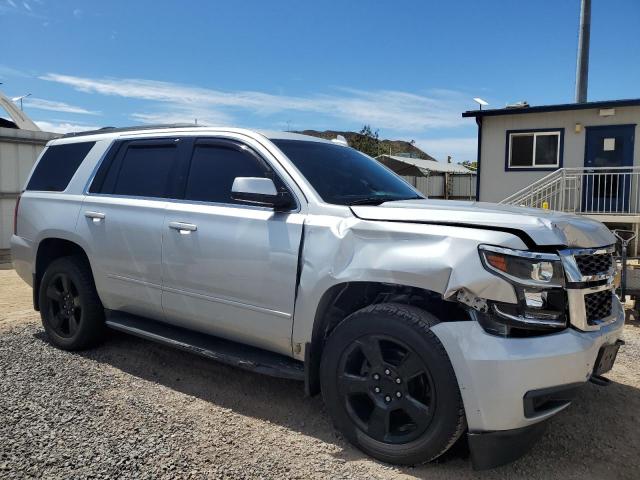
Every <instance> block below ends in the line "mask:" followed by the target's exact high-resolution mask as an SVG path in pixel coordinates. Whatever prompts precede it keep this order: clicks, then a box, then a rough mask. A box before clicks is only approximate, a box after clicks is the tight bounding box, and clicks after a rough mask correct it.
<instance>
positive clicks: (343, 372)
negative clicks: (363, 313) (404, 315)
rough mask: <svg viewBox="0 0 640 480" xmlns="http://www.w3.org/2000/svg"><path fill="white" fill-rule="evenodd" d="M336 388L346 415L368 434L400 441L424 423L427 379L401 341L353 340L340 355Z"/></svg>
mask: <svg viewBox="0 0 640 480" xmlns="http://www.w3.org/2000/svg"><path fill="white" fill-rule="evenodd" d="M338 384H339V387H338V388H339V391H340V394H341V396H342V398H343V401H344V403H345V407H346V410H347V412H348V414H349V416H350V417H351V419H352V420H353V421H354V422H355V423H356V424H357V425H358V426H359V427H360V428H361V429H362V430H363V431H365V432H366V433H367V434H368V435H369V436H370V437H371V438H373V439H375V440H378V441H380V442H385V443H395V444H402V443H407V442H410V441H412V440H415V439H416V438H418V437H420V435H421V434H422V433H424V431H425V430H426V429H427V428H428V427H429V424H430V423H431V420H432V418H433V412H434V410H435V404H436V391H435V389H434V386H433V380H432V378H431V375H430V373H429V371H428V370H427V368H426V366H425V365H424V363H423V362H422V360H421V359H420V357H419V356H418V355H417V354H416V353H415V352H414V351H413V350H412V349H411V347H409V346H408V345H407V344H405V343H404V342H402V341H400V340H398V339H396V338H391V337H389V336H385V335H365V336H363V337H361V338H359V339H358V340H356V341H354V342H353V343H352V344H351V345H350V347H349V348H348V349H347V350H346V351H345V352H344V354H343V355H342V358H341V360H340V374H339V379H338Z"/></svg>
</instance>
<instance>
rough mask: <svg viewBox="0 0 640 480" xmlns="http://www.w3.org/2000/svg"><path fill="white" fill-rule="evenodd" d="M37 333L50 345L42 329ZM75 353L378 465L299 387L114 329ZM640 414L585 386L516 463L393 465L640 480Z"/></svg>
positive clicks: (444, 471)
mask: <svg viewBox="0 0 640 480" xmlns="http://www.w3.org/2000/svg"><path fill="white" fill-rule="evenodd" d="M35 336H36V338H38V339H39V340H41V341H44V342H48V339H47V337H46V335H45V334H44V332H41V333H38V334H36V335H35ZM74 354H76V355H80V356H82V357H85V358H88V359H91V360H93V361H96V362H99V363H103V364H105V365H109V366H111V367H113V368H115V369H117V370H120V371H122V372H125V373H127V374H130V375H133V376H135V377H137V378H140V379H143V380H145V381H149V382H153V383H155V384H159V385H162V386H164V387H166V388H170V389H172V390H174V391H177V392H180V393H183V394H186V395H190V396H193V397H196V398H198V399H201V400H203V401H205V402H209V403H211V404H212V405H216V406H218V407H222V408H226V409H230V410H232V411H233V412H236V413H238V414H241V415H245V416H249V417H253V418H258V419H261V420H265V421H268V422H271V423H274V424H276V425H280V426H282V427H285V428H287V429H290V430H292V431H295V432H299V433H300V434H302V435H306V436H310V437H313V438H316V439H319V440H321V441H323V442H326V443H328V444H331V445H334V446H336V447H338V449H337V452H336V453H333V455H334V457H336V458H338V459H341V460H343V461H346V462H349V461H356V460H358V461H362V460H368V461H371V462H376V460H374V459H371V458H370V457H368V456H366V455H365V454H363V453H362V452H360V451H359V450H357V449H356V448H354V447H352V446H351V445H350V444H349V443H347V441H346V440H345V439H344V438H342V437H341V435H340V434H338V433H337V431H336V430H335V429H334V427H333V425H332V424H331V421H330V419H329V417H328V415H327V413H326V411H325V409H324V405H323V403H322V399H321V398H320V397H319V396H318V397H314V398H308V397H305V395H304V386H303V384H302V383H301V382H296V381H293V380H285V379H279V378H273V377H268V376H264V375H260V374H256V373H253V372H250V371H245V370H241V369H237V368H233V367H230V366H227V365H223V364H220V363H217V362H214V361H212V360H209V359H206V358H202V357H199V356H196V355H193V354H190V353H188V352H183V351H180V350H176V349H173V348H170V347H168V346H165V345H160V344H156V343H154V342H151V341H147V340H144V339H140V338H137V337H133V336H130V335H126V334H123V333H119V332H115V331H109V333H108V339H107V341H106V342H105V343H103V344H102V345H101V346H100V347H98V348H95V349H93V350H87V351H82V352H76V353H74ZM638 411H640V390H639V389H637V388H634V387H631V386H628V385H625V384H622V383H617V382H615V381H612V382H611V384H610V386H608V387H597V386H595V385H593V384H590V383H587V384H586V385H585V387H584V388H582V389H581V390H580V392H579V393H578V395H577V397H576V399H575V400H574V402H573V404H572V405H571V406H570V407H569V408H568V409H567V410H565V411H564V412H562V413H560V414H559V415H558V416H556V417H554V418H553V419H552V420H551V421H550V422H548V428H547V431H546V433H545V435H544V437H543V438H542V439H541V440H540V441H539V442H538V443H537V444H535V445H534V446H533V448H532V449H531V451H530V452H529V453H528V454H527V455H525V456H524V457H522V458H521V459H519V460H517V461H516V462H513V463H511V464H509V465H506V466H503V467H499V468H496V469H493V470H488V471H482V472H475V471H473V470H472V468H471V463H470V461H469V451H468V446H467V444H466V439H465V436H463V437H462V438H461V440H460V441H458V443H457V444H456V445H454V447H453V448H452V449H451V450H450V451H449V452H447V453H446V454H445V455H443V456H442V457H441V458H440V459H438V460H437V461H436V462H433V463H430V464H425V465H420V466H415V467H393V468H394V469H395V470H396V471H397V472H398V473H403V474H406V475H409V476H413V477H418V478H425V479H426V478H482V479H507V478H562V479H563V480H567V479H573V478H576V479H577V478H637V477H636V476H635V475H636V474H637V471H636V472H635V473H634V472H633V470H632V469H633V466H632V464H633V463H634V462H628V460H627V459H625V455H624V454H621V453H623V452H628V451H629V449H630V448H634V449H635V445H637V444H638V443H639V442H640V423H639V422H638V418H639V417H638V414H637V413H636V412H638ZM634 457H635V454H634ZM637 464H638V463H637V461H635V465H637ZM541 465H543V466H544V468H541V467H540V466H541ZM614 472H615V473H614ZM627 472H628V475H629V476H627Z"/></svg>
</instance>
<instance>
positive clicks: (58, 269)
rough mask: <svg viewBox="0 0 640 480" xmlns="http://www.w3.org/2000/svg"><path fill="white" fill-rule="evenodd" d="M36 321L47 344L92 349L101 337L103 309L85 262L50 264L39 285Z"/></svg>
mask: <svg viewBox="0 0 640 480" xmlns="http://www.w3.org/2000/svg"><path fill="white" fill-rule="evenodd" d="M39 299H40V317H41V318H42V325H43V326H44V329H45V331H46V332H47V335H48V336H49V338H50V339H51V343H53V344H54V345H55V346H57V347H60V348H62V349H64V350H81V349H85V348H88V347H91V346H94V345H96V344H97V343H98V342H99V341H100V340H102V338H103V336H104V330H105V325H104V308H103V306H102V302H101V301H100V298H99V297H98V293H97V291H96V287H95V284H94V282H93V275H92V273H91V268H90V266H89V264H88V262H87V260H86V259H85V258H83V257H81V256H72V257H63V258H59V259H57V260H54V261H53V262H51V265H49V267H48V268H47V270H46V271H45V273H44V275H43V277H42V282H41V283H40V293H39Z"/></svg>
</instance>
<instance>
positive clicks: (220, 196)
mask: <svg viewBox="0 0 640 480" xmlns="http://www.w3.org/2000/svg"><path fill="white" fill-rule="evenodd" d="M264 176H265V169H264V167H263V166H262V165H260V164H259V162H258V160H257V159H256V157H254V156H253V155H251V154H250V153H248V152H244V151H241V150H238V149H236V148H233V147H231V146H229V147H226V146H223V145H213V144H209V145H207V144H196V146H195V149H194V152H193V157H192V159H191V168H190V170H189V177H188V179H187V189H186V192H185V198H186V199H187V200H199V201H203V202H216V203H238V202H236V201H235V200H233V199H232V198H231V186H232V185H233V180H234V179H235V178H236V177H264Z"/></svg>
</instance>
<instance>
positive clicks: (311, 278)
mask: <svg viewBox="0 0 640 480" xmlns="http://www.w3.org/2000/svg"><path fill="white" fill-rule="evenodd" d="M483 243H486V244H493V245H502V246H505V247H511V248H516V249H526V248H527V247H526V245H525V244H524V243H523V241H522V240H521V239H520V238H518V237H517V236H515V235H513V234H511V233H507V232H502V231H495V230H491V229H477V228H475V229H474V228H464V227H454V226H442V225H424V224H416V223H403V222H385V221H368V220H362V219H359V218H357V217H355V216H353V215H351V214H350V213H349V214H348V215H345V216H333V215H313V214H311V215H309V217H308V218H307V221H306V222H305V234H304V244H303V251H302V256H301V272H300V281H299V286H298V295H297V299H296V306H295V314H294V325H293V335H292V337H293V342H294V345H295V344H301V345H305V344H306V342H309V341H311V337H312V332H313V324H314V320H315V317H316V309H317V308H318V306H319V305H320V301H321V299H322V296H323V295H324V294H325V292H327V291H328V290H329V289H330V288H331V287H333V286H335V285H337V284H342V283H347V282H358V281H362V282H382V283H390V284H397V285H405V286H413V287H418V288H422V289H427V290H430V291H433V292H436V293H439V294H441V295H442V296H443V298H450V297H453V296H455V294H456V292H457V291H458V290H461V289H465V290H466V291H467V292H469V293H471V294H472V295H475V296H477V297H480V298H484V299H489V300H495V301H499V302H509V303H514V302H515V301H516V297H515V293H514V290H513V287H512V286H511V284H509V283H508V282H506V281H505V280H503V279H501V278H499V277H497V276H495V275H492V274H490V273H489V272H487V271H486V270H485V269H484V268H483V266H482V264H481V262H480V257H479V255H478V245H480V244H483ZM299 357H300V358H301V359H302V358H304V351H301V352H300V354H299Z"/></svg>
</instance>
